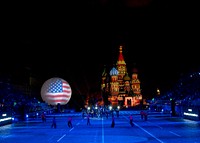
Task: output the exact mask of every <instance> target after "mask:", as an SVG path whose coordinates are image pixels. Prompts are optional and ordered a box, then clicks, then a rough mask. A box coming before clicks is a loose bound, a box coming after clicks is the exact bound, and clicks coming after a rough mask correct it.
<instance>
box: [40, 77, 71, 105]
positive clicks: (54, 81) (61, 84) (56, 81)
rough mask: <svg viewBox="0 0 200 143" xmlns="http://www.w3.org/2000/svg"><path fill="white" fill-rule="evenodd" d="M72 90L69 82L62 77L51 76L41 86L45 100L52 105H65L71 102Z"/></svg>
mask: <svg viewBox="0 0 200 143" xmlns="http://www.w3.org/2000/svg"><path fill="white" fill-rule="evenodd" d="M71 95H72V90H71V87H70V85H69V83H68V82H67V81H65V80H63V79H62V78H50V79H48V80H47V81H45V82H44V84H43V85H42V88H41V97H42V99H43V101H45V102H46V103H48V104H50V105H58V104H60V105H65V104H67V103H68V102H69V100H70V98H71Z"/></svg>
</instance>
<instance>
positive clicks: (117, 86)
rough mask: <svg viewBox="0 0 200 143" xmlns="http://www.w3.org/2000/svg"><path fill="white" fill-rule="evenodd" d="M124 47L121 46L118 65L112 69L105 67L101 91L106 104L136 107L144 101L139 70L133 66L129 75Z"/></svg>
mask: <svg viewBox="0 0 200 143" xmlns="http://www.w3.org/2000/svg"><path fill="white" fill-rule="evenodd" d="M122 49H123V48H122V46H120V47H119V56H118V61H117V63H116V66H114V67H112V69H111V70H110V71H107V69H106V67H105V68H104V71H103V73H102V82H101V91H102V95H103V98H104V104H105V105H112V106H113V107H116V106H118V105H119V106H120V107H125V108H127V107H134V106H137V105H139V104H140V103H141V101H142V94H141V89H140V80H139V79H138V70H137V69H136V68H133V70H132V73H131V77H130V76H129V73H128V71H127V67H126V62H125V60H124V56H123V53H122Z"/></svg>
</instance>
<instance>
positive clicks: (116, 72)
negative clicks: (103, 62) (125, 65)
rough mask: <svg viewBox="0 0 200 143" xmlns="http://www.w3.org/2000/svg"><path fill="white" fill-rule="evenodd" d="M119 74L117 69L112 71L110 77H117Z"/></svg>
mask: <svg viewBox="0 0 200 143" xmlns="http://www.w3.org/2000/svg"><path fill="white" fill-rule="evenodd" d="M118 74H119V72H118V70H117V69H116V68H115V67H113V68H112V69H111V70H110V76H117V75H118Z"/></svg>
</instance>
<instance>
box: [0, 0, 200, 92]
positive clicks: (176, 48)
mask: <svg viewBox="0 0 200 143" xmlns="http://www.w3.org/2000/svg"><path fill="white" fill-rule="evenodd" d="M195 7H196V6H195V4H194V3H191V2H189V1H188V2H172V1H166V0H164V1H159V0H141V1H139V0H124V1H122V0H96V1H84V2H83V1H78V0H77V1H74V2H71V3H68V4H66V3H65V4H62V3H60V4H58V3H56V4H53V3H48V4H46V5H39V6H36V7H35V9H32V8H31V10H30V9H29V7H27V8H26V10H28V12H27V11H26V10H25V11H23V10H22V11H21V12H19V13H13V17H14V19H13V21H12V22H15V23H17V25H18V24H19V26H16V25H15V28H16V30H17V33H19V35H16V36H15V38H8V39H6V40H4V42H3V45H4V47H5V52H4V53H6V55H7V57H9V58H8V59H9V61H6V60H5V58H2V59H4V60H1V65H2V66H1V67H2V68H3V69H8V68H7V67H8V64H6V62H9V63H10V65H9V68H12V71H13V72H15V73H17V71H18V70H19V67H23V66H29V67H31V71H32V72H33V74H35V75H37V76H39V77H41V78H43V79H44V80H45V79H48V78H50V77H54V76H60V77H63V78H65V79H66V80H67V81H69V82H71V84H73V88H74V90H77V89H88V87H90V86H94V85H95V84H96V83H98V82H100V80H101V77H100V76H101V73H102V71H103V66H104V65H105V64H106V65H108V66H112V65H113V64H115V63H116V61H117V58H118V54H119V46H120V45H122V46H123V47H124V50H123V54H124V58H125V61H126V63H127V68H128V70H129V72H131V70H132V69H131V68H132V67H133V65H136V66H137V67H138V70H139V78H140V81H141V83H142V85H141V88H142V91H143V92H144V94H145V96H149V95H150V94H151V95H152V94H153V92H155V90H156V88H157V87H158V88H160V89H163V90H166V89H169V88H170V87H171V86H172V85H173V84H174V82H175V81H176V80H177V79H178V78H179V76H180V74H181V73H185V72H189V71H196V70H197V69H199V66H200V63H199V54H198V51H199V50H198V48H199V42H198V41H199V22H198V17H199V15H198V13H197V10H196V8H195ZM20 35H22V37H21V36H20ZM11 49H12V52H11ZM5 61H6V62H5ZM97 88H98V87H97ZM161 92H162V90H161Z"/></svg>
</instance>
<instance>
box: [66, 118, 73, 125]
mask: <svg viewBox="0 0 200 143" xmlns="http://www.w3.org/2000/svg"><path fill="white" fill-rule="evenodd" d="M67 124H68V127H69V128H72V117H69V118H68V123H67Z"/></svg>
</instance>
